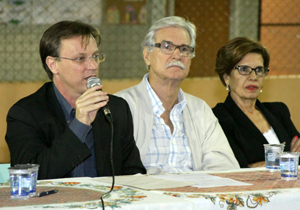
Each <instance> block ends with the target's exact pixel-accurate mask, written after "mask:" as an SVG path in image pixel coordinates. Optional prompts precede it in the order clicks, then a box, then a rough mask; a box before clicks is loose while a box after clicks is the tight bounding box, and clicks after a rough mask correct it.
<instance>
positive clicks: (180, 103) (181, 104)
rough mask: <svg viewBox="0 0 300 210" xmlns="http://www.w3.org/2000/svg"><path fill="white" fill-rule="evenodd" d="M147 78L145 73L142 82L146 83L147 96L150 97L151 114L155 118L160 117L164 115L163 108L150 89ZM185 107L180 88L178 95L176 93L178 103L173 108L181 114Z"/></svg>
mask: <svg viewBox="0 0 300 210" xmlns="http://www.w3.org/2000/svg"><path fill="white" fill-rule="evenodd" d="M148 78H149V73H147V74H146V75H145V77H144V80H145V82H146V87H147V91H148V94H149V97H150V101H151V105H152V109H153V113H154V114H155V115H157V116H161V115H162V113H164V111H165V108H164V107H163V105H162V102H161V100H160V99H159V98H158V96H157V95H156V93H155V92H154V90H153V89H152V87H151V85H150V83H149V81H148ZM185 106H186V100H185V96H184V94H183V91H182V90H181V88H180V89H179V93H178V103H177V104H175V106H174V108H176V110H178V112H182V111H183V109H184V107H185Z"/></svg>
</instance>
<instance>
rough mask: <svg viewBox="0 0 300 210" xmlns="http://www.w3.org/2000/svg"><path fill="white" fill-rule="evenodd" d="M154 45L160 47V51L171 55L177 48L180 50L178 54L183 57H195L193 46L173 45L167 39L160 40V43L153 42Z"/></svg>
mask: <svg viewBox="0 0 300 210" xmlns="http://www.w3.org/2000/svg"><path fill="white" fill-rule="evenodd" d="M154 47H157V48H159V49H160V52H162V53H164V54H167V55H171V54H173V53H174V51H175V50H176V49H177V48H178V49H179V51H180V55H181V56H183V57H188V56H190V57H191V58H193V57H195V54H194V48H193V47H191V46H188V45H184V44H183V45H175V44H173V43H172V42H169V41H162V42H161V43H155V44H154Z"/></svg>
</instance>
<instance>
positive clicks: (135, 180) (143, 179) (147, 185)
mask: <svg viewBox="0 0 300 210" xmlns="http://www.w3.org/2000/svg"><path fill="white" fill-rule="evenodd" d="M94 180H96V181H99V182H106V183H111V180H112V178H111V177H100V178H95V179H94ZM115 183H116V184H119V185H126V186H131V187H136V188H140V189H144V190H154V189H164V188H175V187H185V186H190V185H193V184H195V182H187V181H176V180H165V179H160V178H154V177H152V176H149V175H141V174H138V175H134V176H116V177H115Z"/></svg>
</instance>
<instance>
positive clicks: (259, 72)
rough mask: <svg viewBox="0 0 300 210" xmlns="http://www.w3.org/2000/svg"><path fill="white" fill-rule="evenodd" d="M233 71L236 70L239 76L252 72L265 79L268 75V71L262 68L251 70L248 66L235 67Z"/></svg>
mask: <svg viewBox="0 0 300 210" xmlns="http://www.w3.org/2000/svg"><path fill="white" fill-rule="evenodd" d="M234 69H237V70H238V71H239V73H240V74H241V75H250V74H251V73H252V71H254V72H255V74H256V75H257V76H258V77H265V76H267V74H268V73H269V69H268V68H265V67H262V66H258V67H256V68H251V67H250V66H235V67H234Z"/></svg>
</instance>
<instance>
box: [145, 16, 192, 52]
mask: <svg viewBox="0 0 300 210" xmlns="http://www.w3.org/2000/svg"><path fill="white" fill-rule="evenodd" d="M167 27H180V28H183V29H185V30H187V32H188V33H189V35H190V39H191V46H192V47H194V48H195V45H196V26H195V25H194V24H193V23H191V22H189V21H188V20H185V19H184V18H182V17H178V16H170V17H165V18H162V19H160V20H158V21H157V22H155V23H154V24H153V25H152V26H151V28H150V29H149V31H148V33H147V35H146V36H145V38H144V41H143V43H142V48H143V49H144V47H148V49H149V51H150V52H151V51H152V49H153V46H154V44H155V34H156V32H157V31H158V30H159V29H162V28H167Z"/></svg>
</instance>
